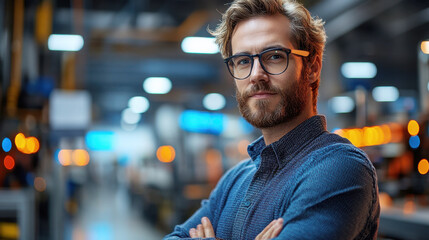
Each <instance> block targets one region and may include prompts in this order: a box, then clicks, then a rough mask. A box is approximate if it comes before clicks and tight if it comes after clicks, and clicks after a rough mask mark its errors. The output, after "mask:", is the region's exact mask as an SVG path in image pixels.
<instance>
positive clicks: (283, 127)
mask: <svg viewBox="0 0 429 240" xmlns="http://www.w3.org/2000/svg"><path fill="white" fill-rule="evenodd" d="M314 115H316V114H315V113H311V114H301V115H299V116H297V117H296V118H294V119H291V120H290V121H287V122H284V123H281V124H278V125H276V126H274V127H270V128H263V129H261V131H262V135H263V136H264V141H265V145H266V146H268V145H270V144H271V143H273V142H276V141H278V140H279V139H280V138H282V137H283V136H284V135H286V134H287V133H288V132H290V131H292V129H294V128H296V127H297V126H298V125H299V124H301V123H302V122H304V121H305V120H307V119H309V118H311V117H313V116H314Z"/></svg>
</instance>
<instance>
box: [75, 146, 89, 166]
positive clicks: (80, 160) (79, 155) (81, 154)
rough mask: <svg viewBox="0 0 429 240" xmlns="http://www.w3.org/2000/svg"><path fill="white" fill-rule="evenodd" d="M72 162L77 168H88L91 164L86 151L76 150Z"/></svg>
mask: <svg viewBox="0 0 429 240" xmlns="http://www.w3.org/2000/svg"><path fill="white" fill-rule="evenodd" d="M72 160H73V163H74V164H75V165H77V166H80V167H82V166H86V165H88V163H89V154H88V152H87V151H86V150H84V149H76V150H74V151H73V153H72Z"/></svg>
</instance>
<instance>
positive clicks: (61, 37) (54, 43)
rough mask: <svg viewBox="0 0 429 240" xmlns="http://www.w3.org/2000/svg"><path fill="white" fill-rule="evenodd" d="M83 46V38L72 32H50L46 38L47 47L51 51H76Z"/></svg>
mask: <svg viewBox="0 0 429 240" xmlns="http://www.w3.org/2000/svg"><path fill="white" fill-rule="evenodd" d="M82 47H83V38H82V36H80V35H72V34H51V35H50V36H49V39H48V48H49V50H51V51H72V52H76V51H79V50H81V49H82Z"/></svg>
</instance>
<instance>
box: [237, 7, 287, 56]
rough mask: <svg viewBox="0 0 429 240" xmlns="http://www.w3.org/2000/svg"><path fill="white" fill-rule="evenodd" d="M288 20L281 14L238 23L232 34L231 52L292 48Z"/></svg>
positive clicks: (253, 18)
mask: <svg viewBox="0 0 429 240" xmlns="http://www.w3.org/2000/svg"><path fill="white" fill-rule="evenodd" d="M289 25H290V23H289V19H288V18H287V17H286V16H284V15H281V14H278V15H269V16H257V17H252V18H249V19H246V20H243V21H241V22H239V23H238V24H237V25H236V27H235V29H234V31H233V34H232V38H231V50H232V54H234V53H236V52H248V51H252V52H253V51H261V50H263V49H266V48H267V47H269V46H283V47H288V48H290V47H292V46H293V44H292V43H291V39H290V32H291V31H290V27H289Z"/></svg>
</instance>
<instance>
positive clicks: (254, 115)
mask: <svg viewBox="0 0 429 240" xmlns="http://www.w3.org/2000/svg"><path fill="white" fill-rule="evenodd" d="M306 82H307V81H305V79H300V81H298V82H294V84H292V86H290V87H288V89H285V90H283V91H282V90H281V89H280V88H277V87H275V86H272V85H271V84H269V83H268V82H265V81H259V82H258V83H257V84H255V85H253V86H252V87H251V88H250V89H249V90H247V91H245V92H243V93H239V92H238V90H237V88H236V89H235V95H236V98H237V102H238V109H239V110H240V113H241V114H242V115H243V117H244V119H246V121H248V122H249V123H250V124H252V125H253V126H254V127H256V128H259V129H262V128H270V127H274V126H277V125H279V124H281V123H286V122H289V121H291V120H293V119H295V118H296V117H297V116H298V115H299V114H300V113H301V112H302V111H303V109H304V107H305V106H306V105H307V104H308V100H307V99H308V98H307V97H306V94H309V91H308V89H309V86H307V85H306V84H305V83H306ZM258 91H267V92H270V93H275V94H278V95H280V103H279V104H277V105H276V106H274V109H273V110H271V108H272V107H273V106H272V105H273V103H272V102H271V101H272V100H270V99H256V100H255V101H256V102H255V103H254V106H253V108H254V110H252V109H251V107H250V106H249V104H250V103H249V102H248V100H249V98H250V96H252V95H253V94H254V93H256V92H258Z"/></svg>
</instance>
